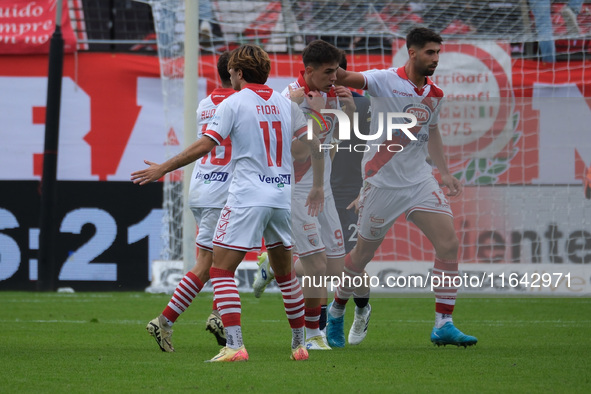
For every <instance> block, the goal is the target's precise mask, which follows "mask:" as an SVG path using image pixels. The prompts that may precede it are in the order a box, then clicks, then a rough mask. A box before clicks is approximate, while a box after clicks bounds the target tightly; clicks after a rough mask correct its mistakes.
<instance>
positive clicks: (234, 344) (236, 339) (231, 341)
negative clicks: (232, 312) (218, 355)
mask: <svg viewBox="0 0 591 394" xmlns="http://www.w3.org/2000/svg"><path fill="white" fill-rule="evenodd" d="M224 330H225V331H226V346H227V347H229V348H232V349H238V348H239V347H240V346H242V345H243V344H244V343H243V342H242V328H241V327H240V326H230V327H224Z"/></svg>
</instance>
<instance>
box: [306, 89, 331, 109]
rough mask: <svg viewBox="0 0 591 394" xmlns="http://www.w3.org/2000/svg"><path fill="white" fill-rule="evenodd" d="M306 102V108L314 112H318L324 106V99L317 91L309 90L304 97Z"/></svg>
mask: <svg viewBox="0 0 591 394" xmlns="http://www.w3.org/2000/svg"><path fill="white" fill-rule="evenodd" d="M306 102H307V104H308V107H310V108H312V109H313V110H314V111H316V112H320V110H321V109H322V108H324V106H325V104H326V103H325V102H324V97H322V94H321V93H320V92H319V91H317V90H310V91H309V92H308V94H307V96H306Z"/></svg>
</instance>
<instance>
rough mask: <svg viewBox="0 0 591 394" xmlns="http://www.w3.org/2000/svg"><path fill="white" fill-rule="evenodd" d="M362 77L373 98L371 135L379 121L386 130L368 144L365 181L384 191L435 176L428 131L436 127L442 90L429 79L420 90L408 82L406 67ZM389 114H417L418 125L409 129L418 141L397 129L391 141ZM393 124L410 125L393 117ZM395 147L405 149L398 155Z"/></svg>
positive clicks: (378, 125) (368, 72) (377, 71)
mask: <svg viewBox="0 0 591 394" xmlns="http://www.w3.org/2000/svg"><path fill="white" fill-rule="evenodd" d="M362 74H363V76H364V78H365V86H364V89H366V90H367V91H368V92H369V94H370V95H371V102H372V103H371V127H370V130H371V134H376V133H377V132H378V129H379V127H380V122H381V124H382V127H383V130H382V134H381V137H380V138H379V139H377V140H373V141H368V142H367V145H369V150H368V151H367V152H365V154H364V155H363V161H362V171H363V177H364V179H365V180H367V181H368V182H370V183H371V184H373V185H375V186H378V187H385V188H392V187H404V186H409V185H414V184H417V183H420V182H423V181H424V180H426V179H428V178H429V177H431V176H432V168H431V166H430V165H429V164H428V163H427V162H426V158H427V155H428V150H427V147H428V142H429V128H430V127H434V126H436V125H437V121H438V118H439V111H440V110H441V102H442V99H443V91H442V90H441V89H440V88H439V87H438V86H437V85H435V84H434V83H433V81H432V80H431V79H430V78H428V77H427V82H426V84H425V85H424V86H423V88H422V89H417V87H416V86H415V84H414V83H412V82H411V81H410V80H409V79H408V76H407V75H406V72H405V71H404V67H398V68H390V69H387V70H369V71H364V72H363V73H362ZM388 112H405V113H412V114H413V115H415V116H416V118H417V124H416V126H415V127H413V128H411V129H409V130H410V132H412V134H413V135H414V136H415V137H416V138H417V140H416V141H414V140H411V139H410V138H409V137H408V136H406V135H405V134H404V133H403V132H402V131H400V130H397V131H396V130H395V131H394V132H393V137H392V140H390V141H388V140H387V133H386V130H387V122H388V119H387V117H388V116H387V113H388ZM393 123H398V124H402V123H409V120H408V119H402V118H394V121H393ZM393 144H399V145H402V146H403V150H402V151H399V152H397V150H399V149H398V148H397V147H396V146H395V145H393Z"/></svg>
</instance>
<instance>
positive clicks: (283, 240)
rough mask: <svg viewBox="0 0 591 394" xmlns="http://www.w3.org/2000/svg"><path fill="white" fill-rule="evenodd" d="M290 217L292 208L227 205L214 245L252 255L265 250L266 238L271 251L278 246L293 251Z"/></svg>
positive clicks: (267, 246) (220, 219)
mask: <svg viewBox="0 0 591 394" xmlns="http://www.w3.org/2000/svg"><path fill="white" fill-rule="evenodd" d="M290 216H291V215H290V212H289V209H282V208H271V207H229V206H225V207H224V209H222V212H221V213H220V217H219V220H218V223H217V226H216V230H215V236H214V238H213V244H214V245H215V246H220V247H222V248H226V249H233V250H240V251H243V252H249V251H251V250H259V249H261V246H262V245H261V240H262V239H263V238H264V239H265V246H266V248H267V249H272V248H274V247H277V246H283V247H284V248H285V249H291V248H292V247H293V243H292V241H291V220H290Z"/></svg>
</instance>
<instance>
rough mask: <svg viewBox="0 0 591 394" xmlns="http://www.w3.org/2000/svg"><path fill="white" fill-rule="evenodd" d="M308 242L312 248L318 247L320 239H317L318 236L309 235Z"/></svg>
mask: <svg viewBox="0 0 591 394" xmlns="http://www.w3.org/2000/svg"><path fill="white" fill-rule="evenodd" d="M308 242H310V245H312V246H318V245H319V244H320V238H318V234H310V235H308Z"/></svg>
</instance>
